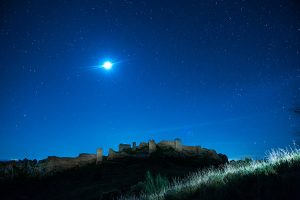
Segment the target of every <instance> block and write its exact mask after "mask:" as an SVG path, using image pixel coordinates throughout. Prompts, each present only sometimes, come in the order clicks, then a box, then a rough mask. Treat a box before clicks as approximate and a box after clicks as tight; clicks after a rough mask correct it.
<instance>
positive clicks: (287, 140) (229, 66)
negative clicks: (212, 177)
mask: <svg viewBox="0 0 300 200" xmlns="http://www.w3.org/2000/svg"><path fill="white" fill-rule="evenodd" d="M0 5H1V6H0V20H1V21H0V94H1V98H0V111H1V112H0V159H16V158H19V159H23V158H25V157H26V158H31V159H33V158H37V159H42V158H45V157H47V156H49V155H56V156H77V155H78V154H79V153H83V152H87V153H95V151H96V148H97V147H103V148H104V152H105V153H107V151H108V148H109V147H113V148H114V149H115V150H116V149H117V145H118V144H119V143H131V142H132V141H136V142H141V141H148V140H149V139H155V140H156V141H159V140H162V139H167V140H173V139H174V138H181V139H182V141H183V143H184V144H187V145H201V146H203V147H207V148H213V149H216V150H217V151H218V152H222V153H225V154H227V155H228V156H229V158H241V157H245V156H252V157H254V158H262V157H264V156H265V151H266V150H268V149H270V148H275V147H285V146H288V145H290V144H292V141H293V139H294V137H295V136H294V134H293V132H295V130H296V129H297V119H296V117H295V116H294V115H293V113H292V112H291V110H292V109H293V107H294V106H295V105H297V103H298V102H299V96H300V12H299V10H300V4H299V2H297V1H296V0H294V1H287V0H285V1H284V0H257V1H252V0H251V1H250V0H249V1H247V0H240V1H238V0H234V1H223V0H217V1H208V0H201V1H198V0H182V1H181V0H177V1H172V0H153V1H150V0H149V1H145V0H101V1H96V0H95V1H92V0H88V1H83V0H82V1H81V0H72V1H64V0H59V1H58V0H57V1H56V0H51V1H50V0H32V1H29V0H24V1H17V0H2V1H1V3H0ZM105 60H110V61H111V62H113V63H114V65H113V67H112V69H111V70H105V69H103V68H102V67H101V64H102V63H103V62H104V61H105Z"/></svg>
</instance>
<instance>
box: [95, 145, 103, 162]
mask: <svg viewBox="0 0 300 200" xmlns="http://www.w3.org/2000/svg"><path fill="white" fill-rule="evenodd" d="M102 161H103V149H102V148H98V149H97V158H96V164H100V163H101V162H102Z"/></svg>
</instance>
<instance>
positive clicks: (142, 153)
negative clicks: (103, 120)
mask: <svg viewBox="0 0 300 200" xmlns="http://www.w3.org/2000/svg"><path fill="white" fill-rule="evenodd" d="M157 148H160V149H172V150H173V151H174V152H177V153H179V154H181V155H184V156H195V155H200V154H202V153H205V152H206V153H207V152H210V154H216V155H215V156H216V157H217V156H218V155H217V153H216V152H215V151H211V150H207V149H203V148H201V146H185V145H182V142H181V140H180V139H178V138H176V139H175V140H173V141H171V140H169V141H165V140H163V141H160V142H159V143H155V141H154V140H149V141H148V142H147V143H146V142H141V143H140V144H139V145H138V146H137V145H136V142H133V143H132V145H130V144H119V151H114V150H113V149H112V148H110V149H109V152H108V156H107V160H114V159H119V158H126V157H134V158H143V157H149V156H150V155H151V154H152V153H154V152H156V151H157ZM102 157H103V153H102V149H101V151H99V149H98V150H97V163H101V162H102V161H103V158H102Z"/></svg>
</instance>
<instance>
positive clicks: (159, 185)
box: [143, 171, 169, 194]
mask: <svg viewBox="0 0 300 200" xmlns="http://www.w3.org/2000/svg"><path fill="white" fill-rule="evenodd" d="M144 185H145V186H144V191H143V192H144V193H146V194H152V193H155V192H157V191H160V190H162V189H163V188H165V187H167V186H168V185H169V181H168V179H167V177H164V176H161V175H160V174H158V175H157V176H155V177H154V176H153V175H152V174H151V173H150V171H147V173H146V179H145V184H144Z"/></svg>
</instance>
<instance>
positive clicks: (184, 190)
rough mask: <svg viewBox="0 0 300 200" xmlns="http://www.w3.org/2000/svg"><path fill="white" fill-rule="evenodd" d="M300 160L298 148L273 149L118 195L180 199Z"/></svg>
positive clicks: (132, 199) (150, 199) (136, 199)
mask: <svg viewBox="0 0 300 200" xmlns="http://www.w3.org/2000/svg"><path fill="white" fill-rule="evenodd" d="M295 162H300V149H299V148H296V145H295V144H294V147H289V148H286V149H276V150H274V149H272V150H271V151H270V152H268V153H267V156H266V159H265V160H264V161H251V162H248V163H240V164H237V163H234V164H231V163H230V164H227V165H225V166H224V167H222V168H218V169H206V170H201V171H198V172H196V173H192V174H190V175H189V176H187V177H186V178H184V179H181V180H180V179H174V180H173V181H172V182H171V183H170V184H169V185H168V186H167V187H164V188H162V189H161V190H159V191H156V192H153V193H151V194H142V195H140V196H129V197H128V196H127V197H121V198H119V200H164V199H166V198H167V199H181V197H187V196H191V195H193V194H195V193H197V192H199V191H201V190H205V189H206V188H209V187H212V188H213V187H214V188H220V187H222V186H225V185H226V184H227V183H229V182H230V181H233V180H238V179H239V178H241V177H246V176H259V175H272V174H273V175H274V174H276V173H277V169H278V168H279V167H281V166H285V165H287V166H290V165H293V163H295Z"/></svg>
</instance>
